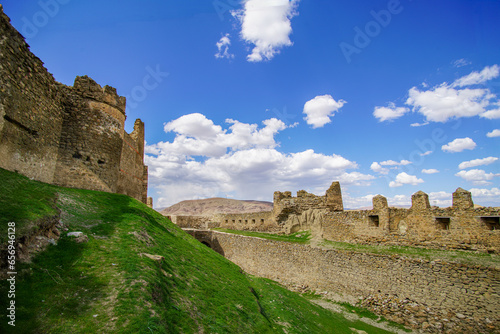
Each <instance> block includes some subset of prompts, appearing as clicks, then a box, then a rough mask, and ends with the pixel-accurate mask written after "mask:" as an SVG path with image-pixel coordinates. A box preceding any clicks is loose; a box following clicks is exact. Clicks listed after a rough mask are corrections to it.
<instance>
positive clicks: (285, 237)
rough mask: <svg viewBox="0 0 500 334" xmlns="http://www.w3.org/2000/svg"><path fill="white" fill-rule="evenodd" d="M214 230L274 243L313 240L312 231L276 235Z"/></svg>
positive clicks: (304, 242) (307, 241)
mask: <svg viewBox="0 0 500 334" xmlns="http://www.w3.org/2000/svg"><path fill="white" fill-rule="evenodd" d="M212 230H214V231H219V232H225V233H231V234H237V235H244V236H247V237H256V238H262V239H268V240H274V241H284V242H295V243H299V244H308V243H309V240H310V239H311V231H300V232H295V233H292V234H275V233H265V232H253V231H238V230H230V229H226V228H214V229H212Z"/></svg>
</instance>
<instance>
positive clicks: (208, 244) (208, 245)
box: [201, 241, 212, 248]
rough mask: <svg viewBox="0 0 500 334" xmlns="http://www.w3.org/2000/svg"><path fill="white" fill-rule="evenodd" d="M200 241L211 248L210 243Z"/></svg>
mask: <svg viewBox="0 0 500 334" xmlns="http://www.w3.org/2000/svg"><path fill="white" fill-rule="evenodd" d="M201 243H202V244H204V245H205V246H207V247H208V248H212V246H210V244H209V243H208V242H206V241H202V242H201Z"/></svg>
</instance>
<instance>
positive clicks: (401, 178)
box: [389, 172, 424, 188]
mask: <svg viewBox="0 0 500 334" xmlns="http://www.w3.org/2000/svg"><path fill="white" fill-rule="evenodd" d="M423 182H424V180H422V179H419V178H418V177H416V176H415V175H408V174H407V173H405V172H403V173H399V174H398V175H397V176H396V179H395V180H394V181H391V182H390V183H389V187H391V188H394V187H401V186H402V185H404V184H411V185H414V186H416V185H417V184H419V183H423Z"/></svg>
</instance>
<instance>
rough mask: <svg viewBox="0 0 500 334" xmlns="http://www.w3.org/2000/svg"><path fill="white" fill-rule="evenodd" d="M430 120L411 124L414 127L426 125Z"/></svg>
mask: <svg viewBox="0 0 500 334" xmlns="http://www.w3.org/2000/svg"><path fill="white" fill-rule="evenodd" d="M428 124H429V122H424V123H411V124H410V126H411V127H413V128H416V127H419V126H426V125H428Z"/></svg>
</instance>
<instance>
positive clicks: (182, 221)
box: [169, 211, 280, 232]
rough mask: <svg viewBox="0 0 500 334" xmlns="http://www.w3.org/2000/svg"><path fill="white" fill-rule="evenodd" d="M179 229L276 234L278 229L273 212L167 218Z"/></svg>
mask: <svg viewBox="0 0 500 334" xmlns="http://www.w3.org/2000/svg"><path fill="white" fill-rule="evenodd" d="M169 218H170V219H171V220H172V222H173V223H174V224H177V226H179V227H180V228H190V229H208V228H218V227H220V228H226V229H230V230H241V231H245V230H248V231H261V232H278V231H279V230H280V227H279V226H278V225H277V224H276V223H275V220H274V216H273V212H272V211H264V212H253V213H234V214H232V213H227V214H222V213H221V214H214V215H207V216H169Z"/></svg>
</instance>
